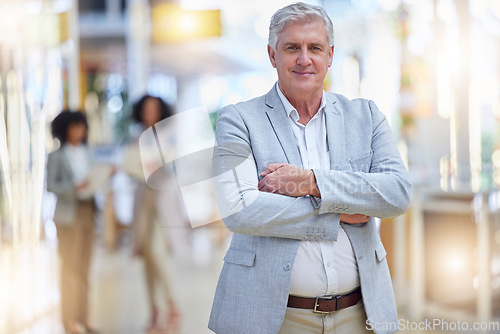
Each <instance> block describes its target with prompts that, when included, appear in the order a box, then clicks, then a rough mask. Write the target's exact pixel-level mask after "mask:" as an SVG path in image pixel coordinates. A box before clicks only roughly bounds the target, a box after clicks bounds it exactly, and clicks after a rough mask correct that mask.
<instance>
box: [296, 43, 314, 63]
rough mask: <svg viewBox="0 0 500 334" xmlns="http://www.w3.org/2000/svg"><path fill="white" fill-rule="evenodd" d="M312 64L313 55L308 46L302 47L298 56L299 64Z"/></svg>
mask: <svg viewBox="0 0 500 334" xmlns="http://www.w3.org/2000/svg"><path fill="white" fill-rule="evenodd" d="M310 64H311V57H310V55H309V50H308V49H307V48H305V47H304V48H301V49H300V54H299V57H298V58H297V65H301V66H309V65H310Z"/></svg>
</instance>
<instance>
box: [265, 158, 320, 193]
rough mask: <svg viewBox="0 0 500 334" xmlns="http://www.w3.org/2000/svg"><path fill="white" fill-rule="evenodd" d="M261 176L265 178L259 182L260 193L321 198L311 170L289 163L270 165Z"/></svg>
mask: <svg viewBox="0 0 500 334" xmlns="http://www.w3.org/2000/svg"><path fill="white" fill-rule="evenodd" d="M260 175H261V176H262V177H263V179H262V180H260V182H259V190H260V191H265V192H269V193H275V194H281V195H286V196H291V197H302V196H306V195H312V196H315V197H321V194H320V192H319V189H318V186H317V185H316V177H315V176H314V172H313V171H312V170H311V169H302V168H299V167H296V166H292V165H290V164H287V163H281V164H269V166H267V168H266V170H265V171H263V172H262V173H261V174H260Z"/></svg>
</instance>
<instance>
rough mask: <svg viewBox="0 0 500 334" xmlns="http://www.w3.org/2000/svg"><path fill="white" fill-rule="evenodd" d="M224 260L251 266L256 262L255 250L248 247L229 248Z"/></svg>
mask: <svg viewBox="0 0 500 334" xmlns="http://www.w3.org/2000/svg"><path fill="white" fill-rule="evenodd" d="M224 262H227V263H233V264H239V265H242V266H247V267H251V266H253V264H254V262H255V252H253V251H251V250H246V249H235V248H229V249H228V250H227V253H226V256H224Z"/></svg>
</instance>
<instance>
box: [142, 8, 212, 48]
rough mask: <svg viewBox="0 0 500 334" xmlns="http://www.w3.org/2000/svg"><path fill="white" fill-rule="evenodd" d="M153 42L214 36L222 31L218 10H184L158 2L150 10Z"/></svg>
mask: <svg viewBox="0 0 500 334" xmlns="http://www.w3.org/2000/svg"><path fill="white" fill-rule="evenodd" d="M151 21H152V28H153V29H152V40H153V42H154V43H160V44H161V43H176V42H186V41H191V40H196V39H200V38H207V37H216V36H220V35H221V33H222V26H221V20H220V10H191V11H188V10H184V9H183V8H181V7H180V6H179V5H177V4H173V3H160V4H157V5H155V6H153V8H152V10H151Z"/></svg>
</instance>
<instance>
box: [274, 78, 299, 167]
mask: <svg viewBox="0 0 500 334" xmlns="http://www.w3.org/2000/svg"><path fill="white" fill-rule="evenodd" d="M266 105H267V106H268V107H269V109H268V110H266V115H267V118H268V119H269V122H271V126H272V127H273V130H274V133H275V134H276V137H278V141H279V142H280V145H281V148H282V149H283V151H284V152H285V156H286V159H287V160H288V163H289V164H291V165H294V166H302V159H301V158H300V153H299V148H298V147H297V143H296V140H295V138H294V135H293V131H292V128H291V127H290V121H289V119H288V115H287V114H286V111H285V107H283V103H282V102H281V100H280V98H279V96H278V93H277V92H276V86H274V87H273V88H272V89H271V90H270V91H269V93H267V95H266Z"/></svg>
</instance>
